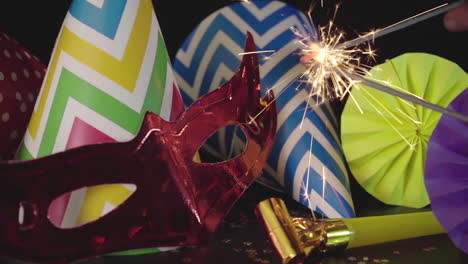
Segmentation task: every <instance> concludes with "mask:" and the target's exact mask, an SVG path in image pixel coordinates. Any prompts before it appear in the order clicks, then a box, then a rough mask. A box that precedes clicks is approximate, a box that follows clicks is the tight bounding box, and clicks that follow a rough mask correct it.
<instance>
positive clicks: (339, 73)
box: [294, 0, 468, 122]
mask: <svg viewBox="0 0 468 264" xmlns="http://www.w3.org/2000/svg"><path fill="white" fill-rule="evenodd" d="M463 3H464V1H463V0H459V1H457V2H454V3H451V4H448V3H446V4H443V5H440V6H437V7H435V8H432V9H430V10H427V11H424V12H422V13H419V14H417V15H415V16H412V17H410V18H407V19H404V20H402V21H400V22H397V23H395V24H392V25H390V26H387V27H385V28H383V29H379V30H376V31H373V32H370V33H368V34H365V35H363V36H359V37H357V38H355V39H352V40H349V41H343V40H344V37H345V35H344V33H343V32H341V31H339V30H338V29H337V28H336V27H335V26H334V24H333V21H331V22H330V23H329V24H328V25H327V26H324V27H319V37H320V42H312V41H310V36H304V35H302V34H301V33H299V32H297V31H294V33H295V34H296V35H297V36H298V37H299V41H298V43H299V44H300V45H301V46H302V53H303V56H302V58H301V62H302V63H303V64H305V65H307V70H306V71H305V72H304V74H303V76H301V77H302V78H304V77H305V79H306V82H307V83H308V84H310V86H311V91H310V93H309V96H310V97H313V96H316V97H318V98H320V101H321V102H324V101H326V100H328V99H330V98H339V99H340V100H341V99H343V98H344V97H345V95H347V94H349V95H350V96H351V99H352V100H353V101H354V102H355V103H356V105H358V104H357V102H356V101H355V100H354V98H353V97H352V94H351V93H350V89H351V88H352V87H353V86H354V85H355V84H356V83H362V84H364V85H366V86H369V87H371V88H374V89H378V90H380V91H383V92H386V93H389V94H391V95H394V96H397V97H399V98H401V99H404V100H407V101H410V102H412V103H415V104H419V105H421V106H423V107H426V108H429V109H432V110H434V111H437V112H440V113H443V114H446V115H449V116H451V117H454V118H457V119H460V120H462V121H464V122H468V117H467V116H465V115H463V114H460V113H457V112H453V111H451V110H449V109H447V108H444V107H441V106H439V105H436V104H433V103H430V102H427V101H425V100H423V99H421V98H419V97H417V96H415V95H412V94H410V93H408V92H406V91H405V92H402V91H398V90H396V89H393V88H390V87H388V86H385V85H382V84H380V83H378V82H375V81H372V80H369V79H367V78H364V77H363V76H365V75H366V74H368V73H369V69H370V67H369V66H368V65H365V64H363V63H362V62H361V56H363V55H364V56H367V57H368V58H373V57H374V56H375V52H374V50H372V48H371V45H370V41H372V40H375V39H376V38H378V37H381V36H384V35H387V34H389V33H392V32H395V31H398V30H401V29H403V28H406V27H409V26H411V25H414V24H416V23H419V22H421V21H424V20H426V19H429V18H431V17H434V16H436V15H439V14H442V13H444V12H447V11H449V10H451V9H453V8H456V7H458V6H460V5H462V4H463ZM309 17H310V15H309ZM364 43H367V45H366V46H365V47H364V48H361V46H362V44H364Z"/></svg>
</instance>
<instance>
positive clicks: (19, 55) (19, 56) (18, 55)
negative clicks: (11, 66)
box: [15, 51, 23, 60]
mask: <svg viewBox="0 0 468 264" xmlns="http://www.w3.org/2000/svg"><path fill="white" fill-rule="evenodd" d="M15 54H16V58H18V59H20V60H22V59H23V56H21V54H20V53H19V52H17V51H16V52H15Z"/></svg>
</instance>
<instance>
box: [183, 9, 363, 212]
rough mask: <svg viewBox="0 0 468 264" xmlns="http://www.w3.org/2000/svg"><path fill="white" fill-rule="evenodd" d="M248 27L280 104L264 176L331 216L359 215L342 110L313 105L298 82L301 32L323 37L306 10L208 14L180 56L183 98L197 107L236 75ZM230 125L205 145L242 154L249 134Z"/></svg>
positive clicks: (264, 82) (266, 84)
mask: <svg viewBox="0 0 468 264" xmlns="http://www.w3.org/2000/svg"><path fill="white" fill-rule="evenodd" d="M247 31H248V32H251V33H252V35H253V37H254V40H255V43H256V45H257V50H258V51H259V54H258V58H259V63H260V77H261V80H260V82H261V88H262V92H266V90H268V89H272V91H273V92H274V93H275V95H276V96H277V100H276V102H277V108H278V130H277V136H276V140H275V144H274V146H273V150H272V152H271V154H270V156H269V159H268V161H267V164H266V166H265V167H264V174H263V176H262V177H261V178H260V179H259V182H260V183H263V184H265V185H268V186H269V187H272V188H277V189H279V190H282V191H285V192H286V193H288V194H289V195H290V196H292V197H293V198H294V199H296V200H297V201H299V202H301V203H302V204H303V205H305V206H309V207H311V208H312V209H313V210H315V211H317V212H319V213H321V214H323V215H326V216H328V217H330V218H340V217H352V216H354V209H353V201H352V198H351V193H350V188H349V181H348V174H347V170H346V166H345V160H344V156H343V153H342V150H341V146H340V139H339V133H338V132H337V131H338V121H337V115H336V114H335V113H334V110H333V108H332V107H331V105H330V104H328V103H324V104H322V105H320V106H317V107H314V109H313V111H311V110H310V109H308V107H307V106H308V102H307V100H308V98H309V97H308V92H307V91H306V89H302V88H304V86H305V85H304V83H303V82H302V81H301V80H298V79H299V76H301V74H302V73H303V72H304V71H305V67H304V66H303V65H302V64H301V63H300V62H299V57H298V54H299V53H300V47H299V45H298V44H297V43H298V40H299V39H301V38H300V37H299V35H303V36H308V37H310V38H311V39H312V40H314V39H315V40H316V39H317V36H316V34H317V33H316V30H315V28H314V26H313V25H312V23H311V21H310V20H309V19H308V18H307V16H306V15H304V14H303V13H302V12H301V11H299V10H297V9H296V8H294V7H292V6H289V5H286V4H284V3H282V2H279V1H266V0H257V1H248V2H240V3H233V4H231V5H229V6H226V7H224V8H221V9H220V10H218V11H216V12H214V13H212V14H211V15H209V16H208V17H207V18H205V20H203V21H202V22H201V23H200V24H199V25H198V27H197V28H195V29H194V31H193V32H192V33H191V34H190V35H189V36H188V37H187V38H186V41H185V42H184V43H183V45H182V47H181V49H180V50H179V51H178V52H177V54H176V58H175V60H174V71H175V73H176V78H177V82H178V83H179V85H180V88H181V92H182V96H183V99H184V103H185V104H186V105H190V104H191V103H192V102H193V101H195V100H196V99H197V98H199V97H201V96H202V95H204V94H206V93H207V92H209V91H211V90H214V89H216V87H218V86H219V85H220V84H222V83H223V82H225V81H226V80H228V79H229V77H230V76H232V74H233V72H234V71H235V69H237V67H238V65H239V63H240V60H241V56H240V54H241V53H242V51H243V50H242V47H243V45H244V42H245V39H246V32H247ZM304 38H305V39H307V37H304ZM304 111H306V112H305V113H304ZM229 128H232V127H227V129H226V130H225V131H221V132H220V133H217V134H216V135H214V136H213V137H211V138H210V139H209V140H208V141H207V142H206V144H205V145H204V147H205V149H204V150H205V151H206V152H208V153H209V154H211V155H212V156H214V157H216V158H217V159H223V160H225V159H229V158H232V157H233V156H234V155H236V154H240V153H241V152H242V150H243V147H242V146H243V143H244V140H245V139H244V138H243V137H242V133H239V132H241V130H240V129H237V130H236V129H235V128H232V129H231V130H229ZM233 153H234V155H232V154H233ZM275 183H276V184H275ZM278 183H279V184H278Z"/></svg>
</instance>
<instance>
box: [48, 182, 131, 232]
mask: <svg viewBox="0 0 468 264" xmlns="http://www.w3.org/2000/svg"><path fill="white" fill-rule="evenodd" d="M136 189H137V187H136V185H134V184H103V185H95V186H91V187H83V188H80V189H77V190H74V191H71V192H68V193H65V194H62V195H60V196H59V197H57V198H55V199H54V200H53V201H52V202H51V203H50V205H49V208H48V210H47V218H48V219H49V221H50V222H51V223H52V224H53V225H54V226H56V227H58V228H61V229H71V228H76V227H80V226H82V225H85V224H87V223H90V222H93V221H96V220H98V219H99V218H101V217H102V216H104V215H106V214H108V213H110V212H112V211H114V210H115V209H117V207H118V206H119V205H121V204H122V203H123V202H125V201H126V200H127V199H128V198H130V196H131V195H132V194H133V193H134V192H135V191H136Z"/></svg>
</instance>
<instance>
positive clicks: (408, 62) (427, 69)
mask: <svg viewBox="0 0 468 264" xmlns="http://www.w3.org/2000/svg"><path fill="white" fill-rule="evenodd" d="M367 77H368V78H372V79H373V80H378V81H377V82H379V83H382V84H384V85H387V86H389V87H392V88H396V89H402V90H405V91H407V92H409V93H411V94H413V95H416V96H419V97H421V98H422V99H424V100H426V101H428V102H431V103H434V104H438V105H440V106H443V107H446V106H447V105H448V104H449V103H450V102H451V101H452V100H453V99H454V98H455V97H456V96H457V95H458V94H460V93H461V92H462V91H463V90H464V89H465V88H467V87H468V75H467V73H465V72H464V71H463V69H462V68H460V67H459V66H458V65H457V64H455V63H453V62H451V61H448V60H446V59H443V58H441V57H438V56H435V55H431V54H424V53H407V54H403V55H401V56H398V57H396V58H393V59H391V60H387V61H386V62H385V63H383V64H380V65H377V66H375V67H373V68H372V69H371V71H370V73H369V74H368V76H367ZM397 87H398V88H397ZM361 110H362V113H361ZM440 117H441V114H440V113H439V112H436V111H433V110H431V109H428V108H425V107H422V106H420V105H417V104H414V103H411V102H408V101H405V100H403V99H400V98H398V97H395V96H392V95H389V94H387V93H384V92H381V91H378V90H376V89H373V88H370V87H367V86H364V85H362V84H358V85H355V86H354V88H353V89H352V91H351V93H350V97H349V98H348V100H347V102H346V105H345V107H344V109H343V114H342V117H341V138H342V145H343V151H344V154H345V157H346V160H347V162H348V164H349V168H350V170H351V173H352V174H353V176H354V177H355V178H356V180H357V181H358V182H359V184H361V186H362V187H363V188H364V189H365V190H366V191H367V192H369V193H370V194H371V195H373V196H374V197H375V198H377V199H378V200H380V201H382V202H383V203H386V204H390V205H400V206H406V207H413V208H421V207H424V206H426V205H428V204H429V203H430V201H429V197H428V195H427V192H426V188H425V185H424V164H425V160H426V151H427V142H428V140H429V138H430V136H431V135H432V131H433V130H434V128H435V126H436V125H437V123H438V121H439V119H440Z"/></svg>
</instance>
